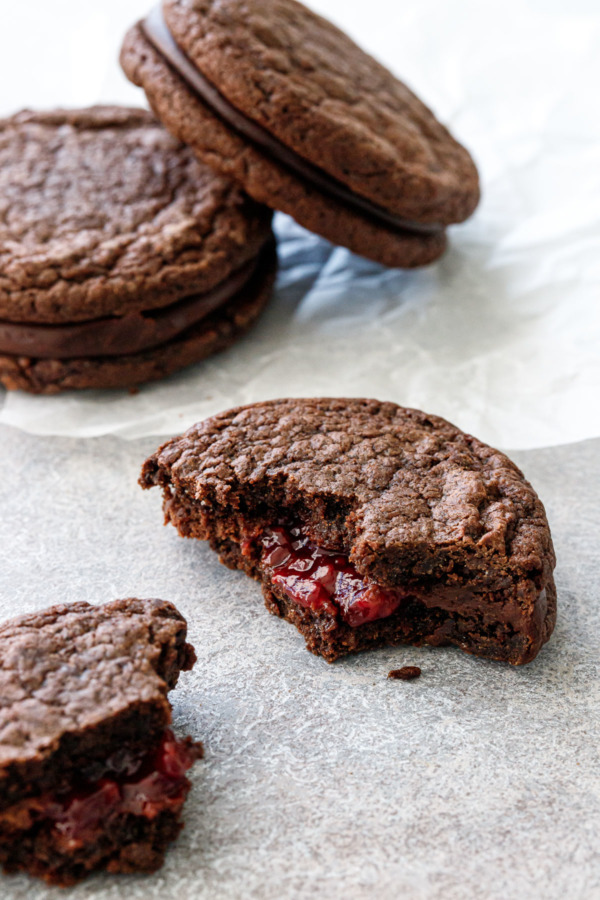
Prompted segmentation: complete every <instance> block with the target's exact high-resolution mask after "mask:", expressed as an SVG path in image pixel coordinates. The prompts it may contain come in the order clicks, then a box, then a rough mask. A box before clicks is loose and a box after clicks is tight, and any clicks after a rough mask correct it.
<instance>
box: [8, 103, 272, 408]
mask: <svg viewBox="0 0 600 900" xmlns="http://www.w3.org/2000/svg"><path fill="white" fill-rule="evenodd" d="M270 221H271V213H270V211H269V210H267V209H266V208H265V207H262V206H259V205H258V204H256V203H255V202H253V201H252V200H250V198H249V197H248V196H247V195H245V194H243V193H242V191H240V189H239V188H237V187H236V186H234V185H233V184H232V182H231V181H229V180H228V179H224V178H222V177H220V176H218V175H215V174H214V172H213V171H212V170H211V169H209V168H207V167H206V166H205V165H203V164H201V163H200V162H199V161H198V160H197V159H196V158H195V156H194V155H193V153H192V152H191V151H190V150H189V149H188V148H187V147H185V146H183V145H182V144H180V143H178V142H177V141H175V140H174V139H173V138H172V137H171V136H170V135H169V134H167V132H166V131H165V130H164V129H163V128H162V127H161V126H160V124H159V123H157V122H156V121H155V120H154V118H153V117H152V116H151V115H150V113H148V112H146V111H144V110H136V109H123V108H117V107H96V108H92V109H87V110H71V111H61V110H59V111H55V112H49V113H34V112H23V113H20V114H18V115H16V116H13V117H12V118H9V119H5V120H3V121H0V383H2V384H4V385H5V386H6V387H7V388H21V389H23V390H27V391H31V392H34V393H55V392H57V391H60V390H63V389H66V388H109V387H131V386H135V385H138V384H140V383H142V382H145V381H151V380H154V379H157V378H161V377H163V376H165V375H168V374H170V373H171V372H173V371H175V370H177V369H181V368H183V367H184V366H186V365H189V364H190V363H192V362H196V361H198V360H201V359H203V358H204V357H206V356H208V355H209V354H211V353H215V352H216V351H218V350H221V349H224V348H225V347H227V346H229V345H230V344H231V343H233V342H234V341H235V340H236V339H237V338H238V337H240V336H241V335H242V334H243V333H244V332H245V331H246V330H247V329H248V328H249V327H250V326H251V325H252V324H253V323H254V321H255V320H256V319H257V317H258V315H259V313H260V312H261V310H262V309H263V307H264V305H265V303H266V302H267V300H268V298H269V295H270V293H271V289H272V286H273V282H274V277H275V269H276V253H275V248H274V242H273V236H272V232H271V227H270Z"/></svg>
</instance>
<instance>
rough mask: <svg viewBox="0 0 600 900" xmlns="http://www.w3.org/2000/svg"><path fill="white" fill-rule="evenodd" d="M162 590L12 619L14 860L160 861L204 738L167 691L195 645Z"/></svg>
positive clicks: (1, 677) (0, 778) (4, 717)
mask: <svg viewBox="0 0 600 900" xmlns="http://www.w3.org/2000/svg"><path fill="white" fill-rule="evenodd" d="M186 630H187V629H186V622H185V619H184V618H183V616H181V615H180V613H179V612H178V611H177V610H176V609H175V607H174V606H173V605H172V604H170V603H165V602H163V601H161V600H119V601H116V602H115V603H109V604H107V605H105V606H100V607H97V606H91V605H90V604H88V603H74V604H72V605H70V606H67V605H64V606H54V607H51V608H50V609H46V610H44V611H43V612H39V613H32V614H31V615H27V616H23V617H22V618H20V619H14V620H13V621H11V622H6V623H5V624H4V625H2V626H0V863H1V864H2V865H3V867H4V869H5V871H7V872H17V871H26V872H29V873H30V874H31V875H35V876H38V877H40V878H43V879H44V880H45V881H48V882H50V883H51V884H58V885H63V886H65V885H70V884H74V883H75V882H77V881H79V880H80V879H81V878H83V877H84V876H85V875H87V874H88V873H89V872H91V871H95V870H98V869H105V870H107V871H109V872H152V871H154V870H155V869H158V868H159V867H160V866H161V865H162V863H163V859H164V853H165V849H166V847H167V845H168V844H169V843H170V842H171V841H173V840H174V838H176V837H177V835H178V833H179V831H180V830H181V828H182V822H181V817H180V814H181V809H182V807H183V804H184V801H185V798H186V796H187V794H188V792H189V790H190V787H191V784H190V782H189V780H188V779H187V777H186V772H187V771H188V770H189V769H190V768H191V766H192V765H193V763H194V762H195V760H196V759H198V758H199V757H200V756H201V755H202V747H201V745H200V744H197V743H194V742H193V741H191V740H190V739H189V738H187V739H185V740H179V739H177V738H176V737H175V736H174V734H173V732H172V731H171V730H170V723H171V707H170V705H169V701H168V699H167V692H168V691H169V690H171V689H172V688H174V687H175V685H176V684H177V680H178V678H179V673H180V672H181V671H183V670H186V669H191V668H192V666H193V664H194V661H195V658H196V657H195V654H194V650H193V648H192V647H191V646H190V645H189V644H188V643H186Z"/></svg>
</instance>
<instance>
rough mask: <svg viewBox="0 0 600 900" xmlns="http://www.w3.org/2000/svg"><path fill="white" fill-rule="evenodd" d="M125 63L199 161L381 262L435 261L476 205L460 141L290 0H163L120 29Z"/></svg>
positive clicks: (339, 35) (473, 178)
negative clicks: (449, 229) (450, 231)
mask: <svg viewBox="0 0 600 900" xmlns="http://www.w3.org/2000/svg"><path fill="white" fill-rule="evenodd" d="M121 63H122V65H123V68H124V70H125V73H126V75H127V76H128V77H129V78H130V79H131V81H133V82H134V83H135V84H137V85H140V86H141V87H143V88H144V90H145V92H146V95H147V97H148V99H149V101H150V104H151V106H152V108H153V109H154V111H155V112H156V114H157V116H158V117H159V118H160V119H161V121H162V122H163V123H164V124H165V125H166V127H167V128H168V129H169V131H171V132H172V133H173V134H174V135H176V136H177V137H178V138H180V139H181V140H183V141H185V143H187V144H189V145H190V146H191V147H193V148H194V150H195V151H196V153H197V154H198V156H199V158H200V159H201V160H202V161H203V162H206V163H208V164H210V165H211V166H213V167H214V168H215V169H216V170H217V171H218V172H220V173H222V174H223V175H227V176H230V177H231V178H233V179H235V180H236V181H237V182H238V183H239V184H241V185H242V186H243V187H244V189H245V190H246V191H247V192H248V193H249V194H250V195H251V196H252V197H254V198H255V199H256V200H258V201H260V202H261V203H265V204H266V205H268V206H270V207H272V208H273V209H278V210H282V211H283V212H285V213H289V214H290V215H291V216H293V217H294V218H295V219H296V220H297V221H298V222H299V223H300V224H301V225H304V226H305V227H306V228H308V229H309V230H311V231H315V232H317V233H318V234H321V235H323V237H326V238H328V239H329V240H330V241H333V243H335V244H342V245H344V246H346V247H349V248H350V249H351V250H353V251H354V252H356V253H359V254H361V255H363V256H367V257H370V258H371V259H374V260H377V261H378V262H381V263H384V264H385V265H389V266H405V267H409V266H419V265H424V264H425V263H430V262H432V261H433V260H435V259H436V258H437V257H438V256H440V254H441V253H442V252H443V250H444V248H445V246H446V233H445V229H446V226H448V225H451V224H452V223H454V222H461V221H463V219H465V218H467V216H469V215H470V214H471V213H472V212H473V210H474V208H475V206H476V205H477V202H478V199H479V183H478V175H477V170H476V168H475V166H474V164H473V161H472V159H471V157H470V156H469V154H468V152H467V151H466V150H465V149H464V147H462V146H461V145H460V144H458V143H457V142H456V141H455V140H454V139H453V137H452V136H451V135H450V134H449V132H448V131H447V129H446V128H444V126H443V125H441V124H440V123H439V122H438V121H437V119H436V118H435V116H434V115H433V113H432V112H431V111H430V110H429V109H427V107H426V106H424V104H423V103H422V102H421V101H420V100H419V99H418V98H417V97H416V96H415V95H414V94H413V93H412V91H410V90H409V89H408V88H407V87H406V85H404V84H403V83H402V82H400V81H398V80H397V79H396V78H395V77H394V76H393V75H392V74H391V73H390V72H389V71H388V70H387V69H385V68H384V67H383V66H382V65H380V64H379V63H378V62H376V61H375V60H374V59H373V58H372V57H370V56H368V55H367V54H366V53H364V52H363V51H362V50H361V49H360V48H359V47H357V46H356V44H354V43H353V42H352V41H351V40H350V38H348V37H347V35H345V34H344V33H343V32H341V31H340V30H339V29H337V28H336V27H334V26H333V25H332V24H331V23H330V22H328V21H327V20H326V19H323V18H321V17H320V16H317V15H315V14H314V13H313V12H311V11H310V10H309V9H307V8H306V7H305V6H302V5H301V4H300V3H296V2H295V0H260V2H257V0H250V2H248V0H219V2H216V0H164V2H163V3H162V5H161V6H159V7H157V8H156V9H155V10H154V11H153V12H151V13H150V14H149V15H148V17H147V18H146V19H144V20H143V21H141V22H140V23H138V25H136V26H135V27H134V28H133V29H132V30H131V31H130V32H129V33H128V35H127V37H126V38H125V42H124V45H123V49H122V53H121Z"/></svg>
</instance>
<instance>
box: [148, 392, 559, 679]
mask: <svg viewBox="0 0 600 900" xmlns="http://www.w3.org/2000/svg"><path fill="white" fill-rule="evenodd" d="M141 484H142V487H144V488H150V487H153V486H154V485H159V486H160V487H162V489H163V492H164V497H165V502H164V511H165V518H166V521H170V522H172V523H173V524H174V525H175V526H176V528H177V529H178V531H179V533H180V534H181V535H184V536H186V537H195V538H200V539H201V540H207V541H210V545H211V547H212V548H213V549H214V550H216V551H217V553H218V554H219V557H220V559H221V562H223V563H225V564H226V565H228V566H230V567H231V568H238V569H242V570H243V571H244V572H246V573H247V574H248V575H250V576H252V577H253V578H256V579H258V580H259V581H261V582H262V585H263V592H264V595H265V598H266V606H267V609H268V610H269V611H270V612H272V613H273V614H274V615H278V616H282V617H283V618H285V619H287V620H288V621H289V622H293V623H294V625H296V626H297V628H298V629H299V631H300V632H301V633H302V634H303V636H304V638H305V639H306V644H307V647H308V649H309V650H311V651H312V652H313V653H317V654H319V655H321V656H323V657H324V658H325V659H326V660H328V661H329V662H331V661H333V660H335V659H337V658H338V657H339V656H342V655H344V654H346V653H349V652H351V651H354V650H363V649H367V648H371V647H380V646H383V645H388V644H392V645H393V644H401V643H410V644H433V645H441V644H455V645H456V646H457V647H460V648H461V649H462V650H465V651H466V652H468V653H474V654H476V655H478V656H485V657H488V658H490V659H497V660H506V661H507V662H510V663H513V664H521V663H527V662H530V661H531V660H532V659H533V658H534V657H535V656H536V654H537V653H538V651H539V649H540V647H541V646H542V644H543V643H544V642H545V641H547V640H548V638H549V637H550V634H551V633H552V629H553V627H554V622H555V617H556V590H555V587H554V581H553V577H552V572H553V569H554V564H555V558H554V551H553V548H552V540H551V537H550V530H549V528H548V522H547V521H546V515H545V513H544V507H543V506H542V504H541V502H540V500H539V499H538V497H537V495H536V493H535V491H534V490H533V488H532V487H531V485H530V484H529V483H528V482H527V481H526V480H525V478H524V477H523V475H522V473H521V472H520V471H519V469H518V468H517V467H516V466H515V465H514V464H513V463H512V462H511V461H510V460H509V459H508V458H507V457H506V456H505V455H504V454H503V453H500V452H499V451H498V450H494V449H492V448H491V447H488V446H486V445H485V444H482V443H481V442H480V441H478V440H477V439H476V438H474V437H471V436H470V435H468V434H464V433H463V432H462V431H459V430H458V428H455V427H454V426H453V425H450V424H449V423H448V422H446V421H444V420H443V419H440V418H438V417H436V416H428V415H426V414H425V413H422V412H419V411H418V410H414V409H403V408H402V407H399V406H396V405H395V404H394V403H380V402H378V401H376V400H275V401H272V402H267V403H257V404H254V405H252V406H247V407H241V408H238V409H233V410H230V411H229V412H223V413H221V414H220V415H217V416H214V417H213V418H210V419H207V420H206V421H205V422H201V423H200V424H198V425H195V426H194V427H193V428H191V429H190V430H189V431H188V432H187V433H186V434H184V435H183V436H181V437H178V438H174V439H172V440H170V441H168V442H167V443H166V444H164V445H163V446H162V447H161V448H160V449H159V450H158V451H157V452H156V453H155V454H154V455H153V456H151V457H150V459H148V460H147V461H146V463H145V465H144V467H143V470H142V476H141Z"/></svg>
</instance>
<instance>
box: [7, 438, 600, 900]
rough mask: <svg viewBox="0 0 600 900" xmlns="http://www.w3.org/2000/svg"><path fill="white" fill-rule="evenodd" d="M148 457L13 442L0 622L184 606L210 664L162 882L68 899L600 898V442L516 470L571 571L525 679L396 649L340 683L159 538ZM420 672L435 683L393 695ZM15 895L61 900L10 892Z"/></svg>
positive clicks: (178, 720)
mask: <svg viewBox="0 0 600 900" xmlns="http://www.w3.org/2000/svg"><path fill="white" fill-rule="evenodd" d="M155 446H156V442H155V441H154V440H152V439H144V440H141V441H133V442H124V441H121V440H119V439H117V438H101V439H93V440H88V441H81V440H74V439H66V438H46V439H40V438H39V437H35V436H30V435H26V434H24V433H21V432H19V431H17V430H13V429H9V428H6V427H2V428H0V448H1V454H2V460H3V472H4V478H3V480H2V484H1V485H0V509H2V516H1V518H0V569H1V571H2V587H1V591H2V594H1V599H0V618H2V619H4V618H6V617H8V616H12V615H15V614H17V613H24V612H27V611H30V610H34V609H38V608H41V607H44V606H47V605H49V604H51V603H57V602H61V601H75V600H89V601H91V602H93V603H100V602H104V601H108V600H111V599H114V598H116V597H125V596H131V595H137V596H159V597H163V598H166V599H169V600H173V601H174V602H175V603H177V604H178V605H179V607H180V608H181V610H182V611H183V612H184V614H185V615H186V616H187V617H188V619H189V623H190V637H191V640H192V641H193V643H194V644H195V646H196V649H197V652H198V663H197V665H196V668H195V669H194V671H193V672H192V673H189V674H187V675H184V676H182V679H181V683H180V688H178V689H177V690H176V692H175V694H174V695H173V698H174V706H175V725H176V728H177V729H178V731H181V732H189V733H191V734H193V735H194V737H198V738H201V739H202V740H203V741H204V742H205V747H206V759H205V761H204V762H201V763H199V764H198V765H197V767H196V769H195V773H194V777H193V780H194V790H193V792H192V794H191V795H190V798H189V800H188V804H187V807H186V820H187V826H186V829H185V831H184V832H183V834H182V836H181V838H180V840H179V841H178V842H177V844H176V845H174V847H173V848H172V852H171V853H170V855H169V857H168V861H167V864H166V866H165V868H164V869H163V870H162V871H161V872H160V873H159V874H157V875H155V876H152V877H150V878H148V877H126V878H125V877H115V876H112V877H107V876H95V877H93V878H92V879H91V880H90V881H88V882H87V883H86V884H84V885H82V886H80V887H78V888H76V889H75V890H73V891H72V892H70V894H69V896H70V897H73V898H74V900H75V898H76V900H82V898H86V900H88V898H89V900H91V898H94V900H116V898H120V897H125V896H127V897H131V898H132V900H138V898H139V900H148V898H157V900H158V898H161V900H162V898H168V900H174V898H177V900H204V898H206V900H208V898H211V900H213V898H216V900H219V898H224V900H225V898H227V900H229V898H246V897H248V898H257V900H280V898H312V897H323V898H337V897H340V898H345V900H353V898H374V897H377V898H382V900H387V898H389V900H396V898H408V900H437V898H440V900H441V898H444V900H462V898H470V900H471V898H473V900H479V898H481V900H513V898H514V900H523V898H541V897H543V898H548V900H552V898H557V900H558V898H568V900H571V898H573V900H576V898H596V897H600V877H599V865H598V835H599V829H600V799H599V788H600V784H599V777H598V776H599V768H598V749H597V748H598V738H599V734H598V720H599V713H600V692H599V683H600V680H599V676H598V647H599V646H600V641H599V637H600V634H599V616H598V604H597V595H598V588H597V584H598V577H599V575H600V565H599V562H600V561H599V551H598V533H599V524H600V512H599V507H600V491H599V484H600V478H599V476H600V441H590V442H586V443H582V444H579V445H577V446H571V447H560V448H553V449H549V450H537V451H528V452H519V453H513V454H511V455H512V456H513V458H514V459H515V460H516V462H517V463H518V464H520V465H521V466H522V467H523V468H524V470H525V473H526V474H527V476H528V477H529V478H530V480H531V481H532V482H533V484H534V485H535V486H536V488H537V489H538V491H539V493H540V495H541V497H542V499H543V500H544V502H545V504H546V507H547V511H548V516H549V519H550V522H551V526H552V529H553V534H554V539H555V544H556V550H557V554H558V559H559V566H558V570H557V580H558V595H559V619H558V626H557V629H556V631H555V634H554V636H553V638H552V639H551V641H550V643H549V644H548V645H547V646H546V647H545V648H544V649H543V650H542V652H541V653H540V655H539V657H538V658H537V659H536V660H535V661H534V662H533V663H532V664H530V665H529V666H526V667H524V668H510V667H508V666H505V665H502V664H499V663H490V662H485V661H483V660H479V659H475V658H472V657H468V656H466V655H464V654H462V653H460V652H459V651H457V650H454V649H435V650H434V649H417V648H397V649H394V650H382V651H377V652H371V653H365V654H362V655H360V656H358V657H355V658H349V659H346V660H344V661H341V662H338V663H336V664H335V665H333V666H329V665H327V664H326V663H325V662H324V661H323V660H321V659H318V658H316V657H314V656H312V655H310V654H309V653H307V652H306V651H305V650H304V647H303V641H302V639H301V638H300V636H299V635H298V634H297V632H296V630H295V629H294V628H293V627H292V626H290V625H288V624H287V623H285V622H281V621H279V620H278V619H275V618H273V617H271V616H269V615H268V613H267V612H266V610H265V609H264V607H263V606H262V598H261V595H260V590H259V588H258V586H257V585H256V584H255V583H253V582H251V581H250V580H248V579H246V578H245V577H244V576H242V575H241V574H239V573H234V572H230V571H228V570H227V569H225V568H223V567H221V566H220V565H219V564H218V562H217V560H216V557H215V556H214V555H213V554H212V553H211V552H210V551H209V550H208V549H207V548H206V547H205V546H204V545H202V544H200V543H196V542H192V541H185V540H182V539H181V538H179V537H178V536H177V534H176V532H175V530H174V529H173V528H163V527H162V525H161V522H162V515H161V509H160V496H159V493H158V491H152V492H149V493H144V492H142V491H141V489H140V488H139V487H138V486H137V484H136V479H137V477H138V473H139V468H140V465H141V463H142V461H143V459H144V458H145V456H146V455H147V453H148V452H150V451H151V450H153V449H154V447H155ZM405 664H417V665H419V666H421V668H422V670H423V675H422V677H421V678H420V679H419V680H418V681H416V682H412V683H403V682H388V681H387V680H386V675H387V672H388V671H389V669H391V668H395V667H398V666H401V665H405ZM0 896H1V897H2V898H3V900H42V898H44V900H46V898H48V900H51V898H53V897H55V896H56V897H59V896H66V895H65V894H63V893H60V892H59V891H58V890H57V891H54V890H53V889H49V888H46V887H44V886H40V885H39V884H38V883H34V882H32V881H30V880H29V879H27V878H26V877H22V876H19V877H12V878H2V877H1V876H0Z"/></svg>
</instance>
